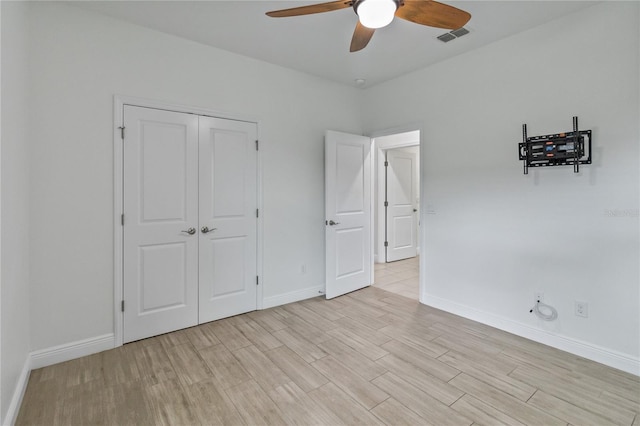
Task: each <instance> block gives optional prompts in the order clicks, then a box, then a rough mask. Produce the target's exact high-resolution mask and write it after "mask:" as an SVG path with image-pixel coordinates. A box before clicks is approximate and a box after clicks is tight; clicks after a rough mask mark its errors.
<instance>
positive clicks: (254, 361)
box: [233, 346, 291, 391]
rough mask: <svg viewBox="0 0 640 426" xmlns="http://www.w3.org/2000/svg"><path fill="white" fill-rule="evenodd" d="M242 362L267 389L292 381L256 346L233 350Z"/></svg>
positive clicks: (252, 375)
mask: <svg viewBox="0 0 640 426" xmlns="http://www.w3.org/2000/svg"><path fill="white" fill-rule="evenodd" d="M233 355H234V356H235V357H236V358H237V359H238V361H240V364H242V366H243V367H244V369H245V370H246V371H247V372H248V373H249V374H250V375H251V377H252V378H253V379H254V380H255V381H256V382H257V383H258V384H260V386H262V388H263V389H264V390H265V391H268V390H270V389H273V388H275V387H277V386H280V385H283V384H285V383H288V382H290V381H291V379H290V378H289V377H287V375H286V374H284V372H283V371H282V370H281V369H280V368H278V366H276V365H275V364H274V363H273V362H272V361H271V360H270V359H269V358H267V356H266V355H265V354H264V353H262V352H260V350H258V349H257V348H256V347H255V346H247V347H246V348H242V349H238V350H237V351H235V352H233Z"/></svg>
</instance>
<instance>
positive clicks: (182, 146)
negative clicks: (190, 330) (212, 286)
mask: <svg viewBox="0 0 640 426" xmlns="http://www.w3.org/2000/svg"><path fill="white" fill-rule="evenodd" d="M124 126H125V129H126V139H125V143H124V218H125V221H124V227H123V232H124V236H123V241H124V247H123V253H124V259H123V265H124V272H123V273H124V276H123V279H124V289H123V295H124V301H125V302H124V303H125V309H124V342H125V343H126V342H131V341H134V340H139V339H143V338H146V337H149V336H154V335H157V334H162V333H166V332H168V331H173V330H177V329H180V328H185V327H190V326H193V325H196V324H197V322H198V233H197V232H196V229H197V227H198V117H197V116H194V115H190V114H181V113H175V112H168V111H162V110H156V109H149V108H140V107H133V106H125V109H124Z"/></svg>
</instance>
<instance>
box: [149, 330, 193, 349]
mask: <svg viewBox="0 0 640 426" xmlns="http://www.w3.org/2000/svg"><path fill="white" fill-rule="evenodd" d="M153 340H154V341H155V342H154V343H160V344H161V345H162V347H164V348H165V349H168V348H171V347H173V346H177V345H184V344H185V343H188V342H189V338H188V337H187V332H186V330H178V331H173V332H171V333H165V334H161V335H159V336H155V337H154V338H153ZM149 344H152V342H149Z"/></svg>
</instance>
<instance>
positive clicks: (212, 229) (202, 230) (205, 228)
mask: <svg viewBox="0 0 640 426" xmlns="http://www.w3.org/2000/svg"><path fill="white" fill-rule="evenodd" d="M216 229H218V228H211V229H209V228H208V227H207V226H203V227H202V229H200V232H202V233H203V234H208V233H209V232H213V231H215V230H216Z"/></svg>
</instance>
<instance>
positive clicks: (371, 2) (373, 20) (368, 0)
mask: <svg viewBox="0 0 640 426" xmlns="http://www.w3.org/2000/svg"><path fill="white" fill-rule="evenodd" d="M397 9H398V3H397V2H396V1H395V0H361V1H360V2H359V3H358V4H357V6H356V13H357V14H358V18H359V19H360V23H361V24H362V25H364V26H365V27H367V28H372V29H377V28H382V27H386V26H387V25H389V24H390V23H391V21H393V17H394V16H395V13H396V10H397Z"/></svg>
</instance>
